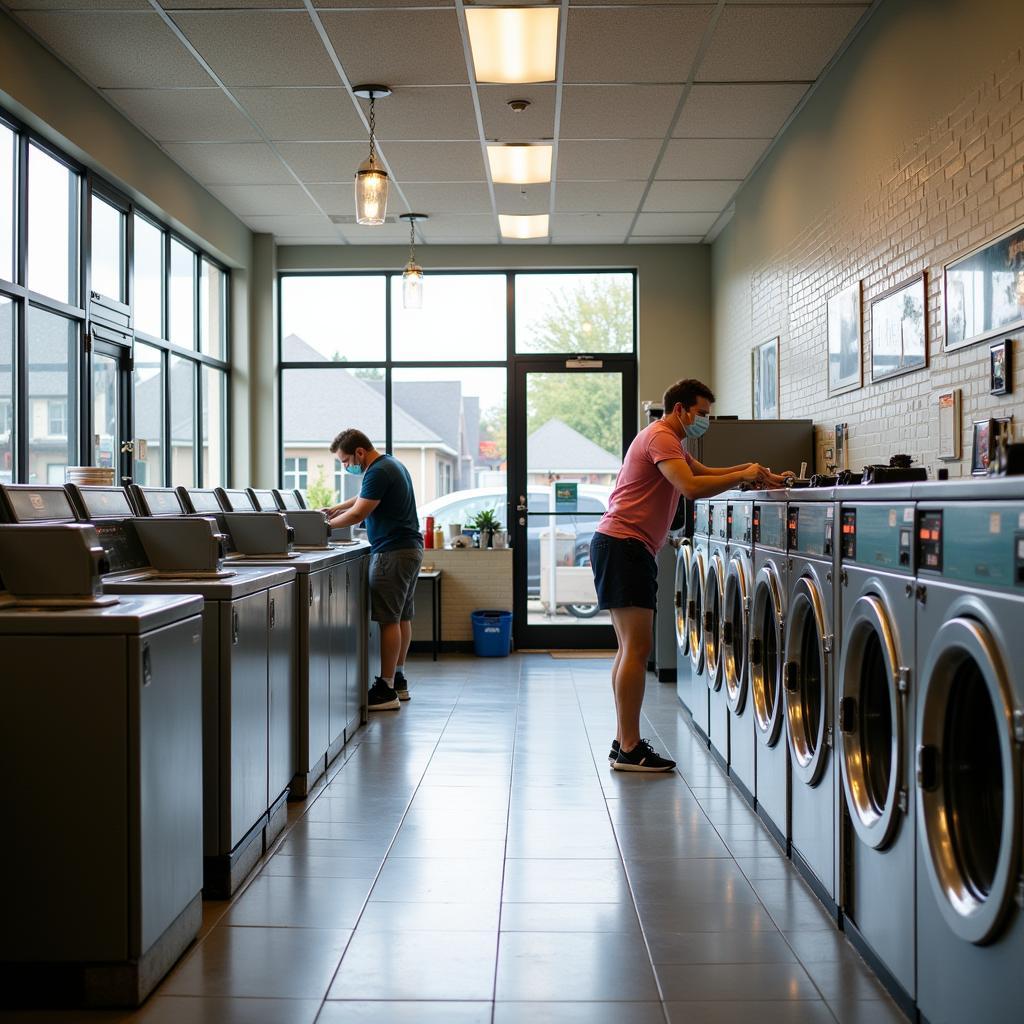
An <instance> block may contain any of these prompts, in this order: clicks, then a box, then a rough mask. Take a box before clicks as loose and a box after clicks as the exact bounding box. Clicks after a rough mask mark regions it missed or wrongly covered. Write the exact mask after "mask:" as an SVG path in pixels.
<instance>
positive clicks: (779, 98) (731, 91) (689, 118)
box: [672, 82, 807, 139]
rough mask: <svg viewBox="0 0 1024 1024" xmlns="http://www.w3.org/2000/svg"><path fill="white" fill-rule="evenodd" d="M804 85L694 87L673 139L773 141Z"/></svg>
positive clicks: (803, 91) (736, 84) (734, 84)
mask: <svg viewBox="0 0 1024 1024" xmlns="http://www.w3.org/2000/svg"><path fill="white" fill-rule="evenodd" d="M806 91H807V86H804V85H792V84H790V83H784V82H778V83H758V84H757V85H746V84H741V83H729V84H723V85H695V86H694V87H693V89H692V90H691V91H690V95H689V96H688V97H687V99H686V105H685V106H684V107H683V112H682V115H681V116H680V118H679V122H678V124H677V125H676V128H675V131H674V132H673V133H672V134H673V135H674V136H675V138H677V139H682V138H687V137H690V138H701V139H716V138H733V139H771V138H774V137H775V136H776V135H777V134H778V132H779V129H780V128H781V127H782V125H783V124H784V123H785V120H786V118H787V117H789V115H790V114H791V113H792V111H793V108H794V107H795V106H796V105H797V103H798V102H799V101H800V97H801V96H803V94H804V93H805V92H806Z"/></svg>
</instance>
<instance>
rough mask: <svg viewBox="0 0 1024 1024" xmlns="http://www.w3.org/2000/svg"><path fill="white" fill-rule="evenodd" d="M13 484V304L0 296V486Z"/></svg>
mask: <svg viewBox="0 0 1024 1024" xmlns="http://www.w3.org/2000/svg"><path fill="white" fill-rule="evenodd" d="M13 480H14V303H13V302H11V300H10V299H5V298H3V297H2V296H0V483H5V484H9V483H11V482H12V481H13Z"/></svg>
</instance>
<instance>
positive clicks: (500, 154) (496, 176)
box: [487, 142, 551, 185]
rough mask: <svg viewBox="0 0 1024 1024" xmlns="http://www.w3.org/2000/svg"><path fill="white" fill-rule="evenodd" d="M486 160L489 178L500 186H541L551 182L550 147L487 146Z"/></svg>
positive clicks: (513, 144)
mask: <svg viewBox="0 0 1024 1024" xmlns="http://www.w3.org/2000/svg"><path fill="white" fill-rule="evenodd" d="M487 159H488V160H489V161H490V163H491V178H492V179H493V180H494V181H496V182H497V183H498V184H500V185H542V184H544V182H546V181H550V180H551V147H550V146H529V145H526V144H525V143H521V142H519V143H511V144H510V145H507V146H488V147H487Z"/></svg>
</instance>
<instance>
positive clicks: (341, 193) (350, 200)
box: [306, 183, 404, 217]
mask: <svg viewBox="0 0 1024 1024" xmlns="http://www.w3.org/2000/svg"><path fill="white" fill-rule="evenodd" d="M306 187H307V188H308V189H309V192H310V195H312V196H313V198H314V199H315V200H316V201H317V202H318V203H319V204H320V208H321V209H322V210H323V211H324V213H326V214H328V215H329V216H342V217H354V216H355V214H356V197H355V191H354V189H353V188H352V185H351V184H342V183H338V184H337V185H307V186H306ZM398 207H401V208H402V209H404V207H402V206H401V200H399V199H398V197H397V196H395V195H394V194H392V195H390V196H388V215H389V216H395V215H396V214H397V212H398V210H397V208H398Z"/></svg>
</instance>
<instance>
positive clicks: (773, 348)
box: [752, 338, 779, 420]
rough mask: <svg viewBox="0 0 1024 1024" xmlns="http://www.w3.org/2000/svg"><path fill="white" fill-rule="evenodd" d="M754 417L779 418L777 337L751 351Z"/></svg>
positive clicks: (759, 418)
mask: <svg viewBox="0 0 1024 1024" xmlns="http://www.w3.org/2000/svg"><path fill="white" fill-rule="evenodd" d="M752 356H753V380H754V419H755V420H777V419H778V418H779V339H778V338H772V340H771V341H766V342H764V343H763V344H761V345H758V346H757V348H755V349H754V351H753V353H752Z"/></svg>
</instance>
